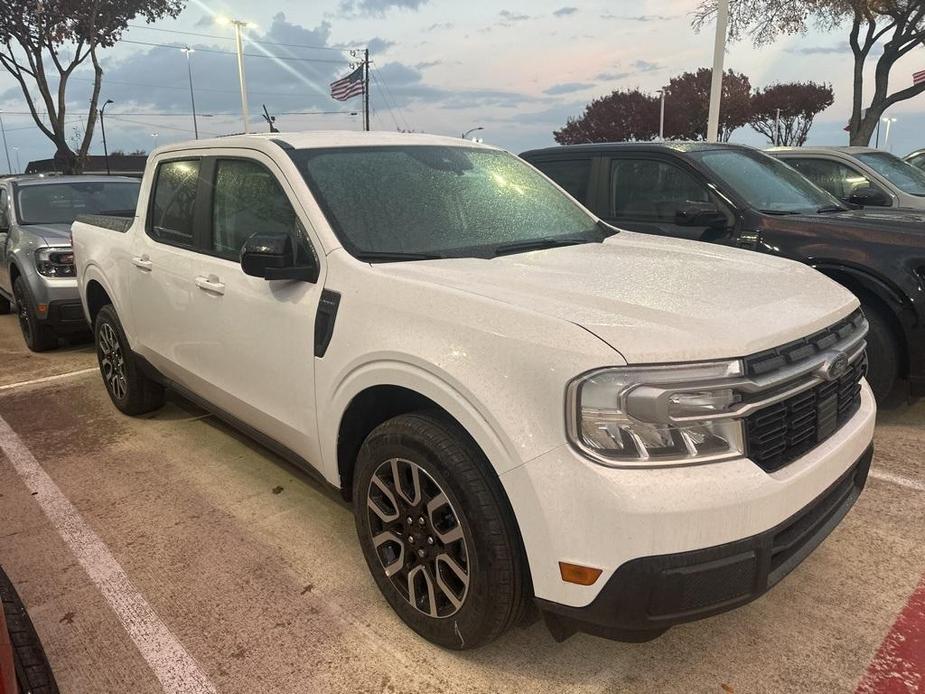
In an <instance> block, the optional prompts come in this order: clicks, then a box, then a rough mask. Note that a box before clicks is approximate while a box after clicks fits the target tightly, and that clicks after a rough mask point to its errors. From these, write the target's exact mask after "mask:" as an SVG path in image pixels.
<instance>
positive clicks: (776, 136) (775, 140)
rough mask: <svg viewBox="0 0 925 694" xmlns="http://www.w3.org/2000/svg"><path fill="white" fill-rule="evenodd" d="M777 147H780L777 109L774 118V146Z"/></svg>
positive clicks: (778, 110)
mask: <svg viewBox="0 0 925 694" xmlns="http://www.w3.org/2000/svg"><path fill="white" fill-rule="evenodd" d="M778 145H780V109H777V114H776V115H775V116H774V146H775V147H777V146H778Z"/></svg>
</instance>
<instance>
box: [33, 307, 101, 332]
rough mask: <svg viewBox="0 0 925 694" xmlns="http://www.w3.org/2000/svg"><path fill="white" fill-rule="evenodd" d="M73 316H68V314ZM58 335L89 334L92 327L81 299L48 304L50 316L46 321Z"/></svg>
mask: <svg viewBox="0 0 925 694" xmlns="http://www.w3.org/2000/svg"><path fill="white" fill-rule="evenodd" d="M69 313H70V314H72V315H70V316H69V315H68V314H69ZM44 321H45V324H46V325H50V326H51V327H52V328H53V329H54V331H55V332H56V333H60V334H67V333H80V332H89V330H90V326H89V325H88V324H87V319H86V316H84V309H83V305H82V304H81V303H80V299H63V300H62V299H59V300H56V301H51V302H49V303H48V315H47V316H46V317H45V319H44Z"/></svg>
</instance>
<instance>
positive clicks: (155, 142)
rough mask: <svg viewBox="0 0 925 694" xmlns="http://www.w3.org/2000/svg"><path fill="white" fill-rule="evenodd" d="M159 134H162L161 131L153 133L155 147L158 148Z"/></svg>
mask: <svg viewBox="0 0 925 694" xmlns="http://www.w3.org/2000/svg"><path fill="white" fill-rule="evenodd" d="M159 134H160V133H151V137H153V138H154V149H157V136H158V135H159Z"/></svg>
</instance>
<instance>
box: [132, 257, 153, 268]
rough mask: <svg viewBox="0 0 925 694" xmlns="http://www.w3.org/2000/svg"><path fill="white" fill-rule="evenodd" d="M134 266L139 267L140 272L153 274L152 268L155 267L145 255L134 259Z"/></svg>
mask: <svg viewBox="0 0 925 694" xmlns="http://www.w3.org/2000/svg"><path fill="white" fill-rule="evenodd" d="M132 265H134V266H135V267H137V268H138V269H139V270H144V271H146V272H151V268H152V267H153V266H154V263H152V262H151V259H150V258H148V256H146V255H143V256H140V257H138V258H132Z"/></svg>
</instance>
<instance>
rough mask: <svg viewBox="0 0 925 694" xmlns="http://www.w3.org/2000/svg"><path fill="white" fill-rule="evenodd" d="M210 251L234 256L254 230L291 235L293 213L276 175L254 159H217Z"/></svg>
mask: <svg viewBox="0 0 925 694" xmlns="http://www.w3.org/2000/svg"><path fill="white" fill-rule="evenodd" d="M214 195H215V202H214V205H213V208H212V250H213V251H214V252H215V253H216V254H218V255H221V256H224V257H228V258H237V257H238V254H239V253H240V252H241V247H242V246H243V245H244V242H245V241H246V240H247V238H248V237H249V236H251V235H252V234H254V233H256V232H258V231H259V232H266V233H285V234H293V233H294V232H295V230H296V215H295V211H294V210H293V209H292V205H291V204H290V203H289V199H288V198H287V197H286V194H285V193H284V192H283V189H282V188H281V187H280V185H279V183H278V182H277V180H276V178H275V177H274V176H273V174H272V173H270V171H268V170H267V169H266V167H264V166H263V165H261V164H258V163H257V162H255V161H248V160H244V159H224V160H219V161H218V162H216V170H215V194H214Z"/></svg>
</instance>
